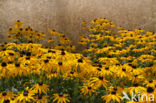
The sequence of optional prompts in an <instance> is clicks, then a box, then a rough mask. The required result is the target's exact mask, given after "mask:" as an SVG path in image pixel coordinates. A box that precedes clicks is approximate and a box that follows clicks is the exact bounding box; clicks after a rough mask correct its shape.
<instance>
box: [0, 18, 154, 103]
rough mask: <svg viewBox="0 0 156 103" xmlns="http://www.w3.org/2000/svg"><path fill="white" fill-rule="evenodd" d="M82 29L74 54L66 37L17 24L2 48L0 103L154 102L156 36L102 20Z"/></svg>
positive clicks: (11, 29) (0, 55)
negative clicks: (134, 96)
mask: <svg viewBox="0 0 156 103" xmlns="http://www.w3.org/2000/svg"><path fill="white" fill-rule="evenodd" d="M82 24H83V29H84V30H85V31H86V32H85V34H83V35H81V36H80V39H81V40H80V41H79V42H78V45H81V46H82V47H83V48H84V49H83V51H81V52H80V53H76V51H77V50H76V48H75V46H74V45H72V43H71V41H70V40H69V38H68V37H67V36H66V35H65V34H62V33H59V32H57V31H56V30H52V29H50V30H49V33H50V35H46V34H45V33H40V32H38V31H36V30H33V29H32V28H31V27H30V26H28V27H24V23H23V22H21V21H20V20H18V21H17V22H15V23H14V27H13V28H10V29H9V30H8V37H7V39H6V42H4V43H1V45H0V103H155V102H154V101H156V98H154V97H153V98H152V96H155V97H156V33H154V32H149V31H146V30H142V29H135V30H125V29H124V28H122V27H117V26H116V25H115V24H114V23H113V22H112V21H109V20H108V19H106V18H103V19H95V20H92V21H91V22H89V23H87V22H86V21H83V23H82ZM44 40H46V41H44ZM42 41H44V42H46V45H42ZM123 92H124V93H126V94H127V95H131V93H135V95H136V98H133V99H132V100H128V99H125V98H123V96H124V94H123ZM140 94H146V97H141V96H140ZM138 97H139V98H138Z"/></svg>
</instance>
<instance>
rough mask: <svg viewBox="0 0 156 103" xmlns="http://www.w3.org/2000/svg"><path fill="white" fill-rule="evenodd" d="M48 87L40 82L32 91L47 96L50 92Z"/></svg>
mask: <svg viewBox="0 0 156 103" xmlns="http://www.w3.org/2000/svg"><path fill="white" fill-rule="evenodd" d="M48 87H49V86H48V85H46V84H44V83H43V82H39V83H37V84H35V85H33V87H32V88H31V89H32V90H34V91H36V93H39V94H41V93H44V94H45V93H46V92H47V91H48V90H49V88H48Z"/></svg>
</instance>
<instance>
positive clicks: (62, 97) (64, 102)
mask: <svg viewBox="0 0 156 103" xmlns="http://www.w3.org/2000/svg"><path fill="white" fill-rule="evenodd" d="M56 101H57V103H68V102H70V100H69V95H68V94H62V93H60V94H58V93H55V94H53V103H54V102H56Z"/></svg>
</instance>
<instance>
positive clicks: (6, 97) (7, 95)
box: [0, 91, 15, 103]
mask: <svg viewBox="0 0 156 103" xmlns="http://www.w3.org/2000/svg"><path fill="white" fill-rule="evenodd" d="M14 97H15V94H14V93H12V92H5V91H4V92H2V93H0V103H3V102H5V101H10V100H12V99H13V98H14Z"/></svg>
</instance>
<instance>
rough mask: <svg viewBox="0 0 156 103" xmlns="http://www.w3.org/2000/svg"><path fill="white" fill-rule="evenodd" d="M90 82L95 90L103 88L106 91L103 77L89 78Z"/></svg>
mask: <svg viewBox="0 0 156 103" xmlns="http://www.w3.org/2000/svg"><path fill="white" fill-rule="evenodd" d="M90 82H91V83H94V84H95V86H96V87H97V88H100V87H101V86H103V87H105V89H107V84H108V81H107V80H105V79H104V77H103V76H99V77H93V78H91V81H90Z"/></svg>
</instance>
